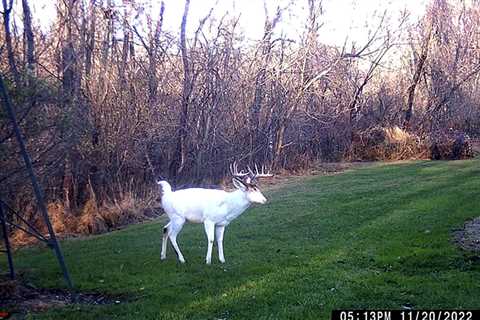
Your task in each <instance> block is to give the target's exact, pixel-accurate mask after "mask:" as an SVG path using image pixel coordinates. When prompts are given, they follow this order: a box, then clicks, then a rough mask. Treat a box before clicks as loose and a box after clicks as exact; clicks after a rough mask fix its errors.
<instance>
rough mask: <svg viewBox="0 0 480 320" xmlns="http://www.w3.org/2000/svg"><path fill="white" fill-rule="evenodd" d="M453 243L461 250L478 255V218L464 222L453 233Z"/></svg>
mask: <svg viewBox="0 0 480 320" xmlns="http://www.w3.org/2000/svg"><path fill="white" fill-rule="evenodd" d="M453 237H454V241H455V243H456V244H457V245H458V246H459V247H460V248H462V249H464V250H467V251H472V252H475V253H479V254H480V217H477V218H475V219H473V220H469V221H466V222H465V225H464V227H463V228H462V229H460V230H455V231H454V232H453Z"/></svg>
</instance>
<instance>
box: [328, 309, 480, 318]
mask: <svg viewBox="0 0 480 320" xmlns="http://www.w3.org/2000/svg"><path fill="white" fill-rule="evenodd" d="M331 319H332V320H480V310H333V311H332V318H331Z"/></svg>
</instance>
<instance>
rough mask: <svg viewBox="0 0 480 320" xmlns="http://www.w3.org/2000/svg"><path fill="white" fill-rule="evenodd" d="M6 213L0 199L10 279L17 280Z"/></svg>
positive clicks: (0, 216)
mask: <svg viewBox="0 0 480 320" xmlns="http://www.w3.org/2000/svg"><path fill="white" fill-rule="evenodd" d="M5 219H6V217H5V213H4V212H3V204H2V202H1V201H0V223H1V224H2V232H3V239H4V240H5V252H6V253H7V259H8V269H9V270H10V279H12V280H15V269H14V268H13V258H12V251H11V249H10V241H9V240H8V230H7V224H6V222H5Z"/></svg>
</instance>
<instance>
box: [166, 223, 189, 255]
mask: <svg viewBox="0 0 480 320" xmlns="http://www.w3.org/2000/svg"><path fill="white" fill-rule="evenodd" d="M184 224H185V219H182V220H180V219H178V220H175V221H171V225H170V226H169V228H168V237H169V238H170V242H171V243H172V246H173V249H175V253H176V254H177V257H178V260H179V261H180V262H181V263H185V259H184V258H183V254H182V252H181V251H180V248H179V247H178V244H177V235H178V234H179V233H180V231H181V230H182V228H183V225H184Z"/></svg>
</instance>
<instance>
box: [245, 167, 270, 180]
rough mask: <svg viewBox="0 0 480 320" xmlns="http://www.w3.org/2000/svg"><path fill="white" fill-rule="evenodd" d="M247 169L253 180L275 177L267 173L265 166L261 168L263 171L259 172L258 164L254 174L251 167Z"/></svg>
mask: <svg viewBox="0 0 480 320" xmlns="http://www.w3.org/2000/svg"><path fill="white" fill-rule="evenodd" d="M247 169H248V173H249V174H250V176H251V177H252V179H256V178H266V177H273V174H272V173H270V171H267V172H265V166H262V167H261V171H259V170H258V166H257V164H255V172H253V170H252V169H251V168H250V167H247Z"/></svg>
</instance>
